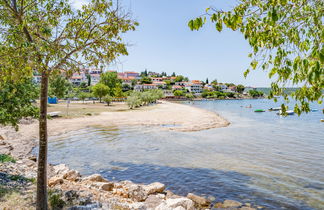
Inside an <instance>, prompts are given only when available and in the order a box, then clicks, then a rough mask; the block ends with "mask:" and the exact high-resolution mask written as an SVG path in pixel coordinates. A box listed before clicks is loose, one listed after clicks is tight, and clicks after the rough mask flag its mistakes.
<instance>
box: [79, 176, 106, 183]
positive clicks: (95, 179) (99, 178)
mask: <svg viewBox="0 0 324 210" xmlns="http://www.w3.org/2000/svg"><path fill="white" fill-rule="evenodd" d="M82 181H91V182H108V180H106V179H104V178H103V177H102V176H101V175H100V174H92V175H90V176H87V177H84V178H83V179H82Z"/></svg>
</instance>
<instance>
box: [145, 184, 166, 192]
mask: <svg viewBox="0 0 324 210" xmlns="http://www.w3.org/2000/svg"><path fill="white" fill-rule="evenodd" d="M144 189H145V191H146V193H147V194H148V195H150V194H154V193H161V192H163V191H164V189H165V185H164V184H162V183H160V182H154V183H152V184H149V185H145V186H144Z"/></svg>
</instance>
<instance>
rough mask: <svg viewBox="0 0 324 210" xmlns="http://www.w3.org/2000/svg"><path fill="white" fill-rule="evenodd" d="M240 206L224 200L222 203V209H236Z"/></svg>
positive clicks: (237, 203) (238, 203) (234, 202)
mask: <svg viewBox="0 0 324 210" xmlns="http://www.w3.org/2000/svg"><path fill="white" fill-rule="evenodd" d="M240 206H242V203H240V202H238V201H234V200H225V201H224V202H223V208H238V207H240Z"/></svg>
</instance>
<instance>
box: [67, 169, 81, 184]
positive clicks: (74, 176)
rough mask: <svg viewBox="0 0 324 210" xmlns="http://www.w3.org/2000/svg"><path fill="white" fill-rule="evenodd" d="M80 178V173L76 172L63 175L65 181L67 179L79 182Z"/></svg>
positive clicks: (72, 171)
mask: <svg viewBox="0 0 324 210" xmlns="http://www.w3.org/2000/svg"><path fill="white" fill-rule="evenodd" d="M80 177H81V175H80V173H79V172H78V171H76V170H71V171H68V172H66V173H65V174H64V175H63V179H66V180H69V181H78V180H79V179H80Z"/></svg>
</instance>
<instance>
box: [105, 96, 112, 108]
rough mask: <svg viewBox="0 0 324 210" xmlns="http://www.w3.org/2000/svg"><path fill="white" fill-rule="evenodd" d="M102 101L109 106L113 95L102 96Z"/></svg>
mask: <svg viewBox="0 0 324 210" xmlns="http://www.w3.org/2000/svg"><path fill="white" fill-rule="evenodd" d="M103 101H104V102H105V103H106V104H107V106H109V105H110V104H111V102H112V101H113V97H112V96H110V95H106V96H105V97H104V98H103Z"/></svg>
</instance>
